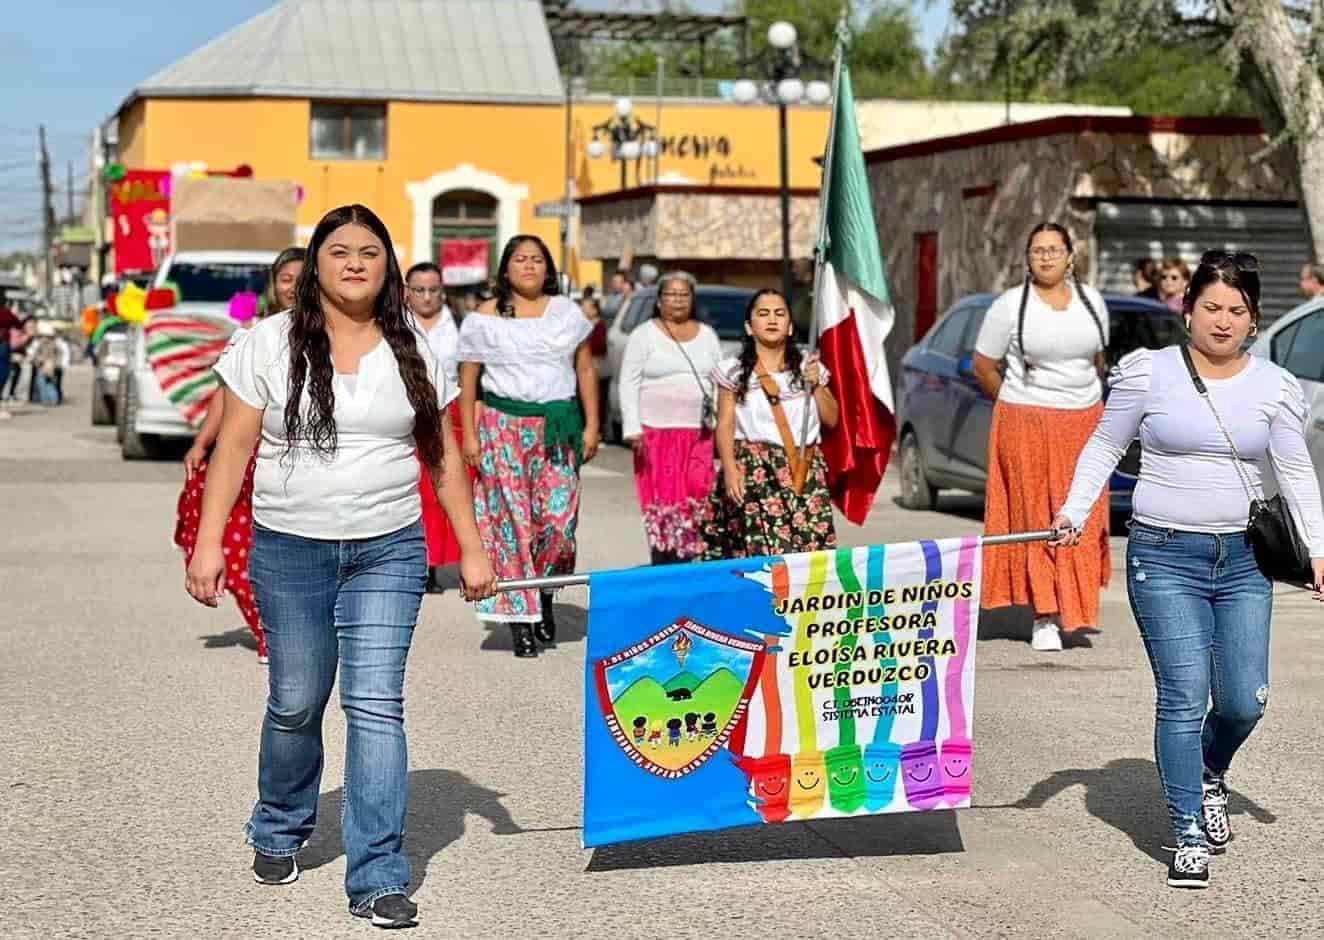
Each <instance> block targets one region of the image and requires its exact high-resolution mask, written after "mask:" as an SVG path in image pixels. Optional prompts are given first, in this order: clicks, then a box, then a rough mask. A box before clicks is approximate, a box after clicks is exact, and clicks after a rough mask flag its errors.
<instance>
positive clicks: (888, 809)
mask: <svg viewBox="0 0 1324 940" xmlns="http://www.w3.org/2000/svg"><path fill="white" fill-rule="evenodd" d="M980 555H981V551H980V547H979V539H978V538H976V537H970V538H962V539H949V540H944V541H923V542H913V543H905V544H900V545H877V546H872V547H864V548H848V549H836V550H829V551H822V552H812V553H807V554H802V555H786V556H775V557H770V558H758V559H740V560H734V561H722V562H713V563H709V564H702V565H687V566H683V567H682V566H677V567H659V568H642V569H635V570H631V571H615V572H606V573H604V574H600V575H593V576H592V577H591V578H590V580H589V584H590V590H591V594H592V608H591V611H590V614H589V631H588V659H587V663H586V675H585V680H586V690H587V691H586V695H585V706H586V714H585V780H584V843H585V845H587V846H595V845H605V844H610V843H614V842H622V841H628V840H631V839H643V838H653V837H657V836H664V835H671V834H676V833H683V832H698V831H704V830H713V829H724V828H728V827H731V826H741V825H748V824H754V823H766V824H776V823H788V822H797V821H804V820H809V819H826V818H834V817H843V816H866V815H875V814H883V813H897V812H911V811H922V810H932V809H954V808H960V807H965V806H969V805H970V797H971V790H972V785H973V777H974V765H973V756H974V745H973V740H972V737H973V735H972V721H973V710H974V679H975V648H974V643H975V637H976V635H977V627H978V614H979V575H980Z"/></svg>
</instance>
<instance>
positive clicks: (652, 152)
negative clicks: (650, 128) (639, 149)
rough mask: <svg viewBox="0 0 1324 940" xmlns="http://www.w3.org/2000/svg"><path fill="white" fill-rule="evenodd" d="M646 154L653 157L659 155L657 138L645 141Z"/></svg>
mask: <svg viewBox="0 0 1324 940" xmlns="http://www.w3.org/2000/svg"><path fill="white" fill-rule="evenodd" d="M644 156H645V157H649V158H652V157H656V156H657V141H656V140H648V141H645V142H644Z"/></svg>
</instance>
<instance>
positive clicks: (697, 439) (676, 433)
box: [617, 271, 722, 565]
mask: <svg viewBox="0 0 1324 940" xmlns="http://www.w3.org/2000/svg"><path fill="white" fill-rule="evenodd" d="M697 288H698V285H697V284H695V281H694V278H693V277H692V276H691V275H689V274H686V273H685V272H684V271H672V272H670V273H668V274H666V275H663V277H662V280H661V282H660V284H659V286H658V293H657V304H656V306H655V308H654V310H653V318H652V319H651V320H649V321H648V322H647V323H643V324H640V325H639V326H637V327H635V330H634V332H633V333H631V334H630V341H629V342H628V343H627V344H626V346H625V358H624V360H623V361H622V363H621V375H620V378H619V379H618V380H617V381H618V382H619V383H620V390H621V418H622V424H623V425H624V430H625V439H626V440H627V441H629V443H630V446H631V447H633V448H634V484H635V490H636V492H637V493H638V494H639V508H640V510H641V511H642V512H643V516H644V532H645V533H646V534H647V536H648V548H649V552H650V553H651V555H652V560H653V564H655V565H662V564H669V563H674V562H678V561H688V560H690V559H692V558H694V557H695V556H696V555H698V553H699V547H700V545H699V528H700V526H701V524H702V522H703V516H704V512H705V511H706V508H707V505H708V496H709V494H710V493H712V490H713V480H714V478H715V477H716V471H715V470H714V468H713V432H712V428H713V425H714V424H715V423H716V419H717V402H716V399H715V395H714V388H713V379H712V371H713V369H715V368H717V364H718V360H720V359H721V358H722V345H721V343H720V342H719V341H718V339H717V333H716V332H714V331H713V328H712V327H710V326H708V325H707V324H706V323H701V322H699V320H698V318H697V317H696V315H695V305H696V300H697Z"/></svg>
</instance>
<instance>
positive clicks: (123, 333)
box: [92, 324, 129, 425]
mask: <svg viewBox="0 0 1324 940" xmlns="http://www.w3.org/2000/svg"><path fill="white" fill-rule="evenodd" d="M95 351H96V359H97V364H96V368H95V369H94V370H93V372H92V423H93V424H94V425H103V424H114V423H115V399H116V397H117V396H118V393H119V384H120V375H121V374H122V373H123V372H124V367H125V366H126V365H127V364H128V362H129V337H128V332H127V330H126V329H125V327H124V325H123V324H118V325H117V326H114V327H111V328H110V329H108V330H107V331H106V332H105V333H104V334H103V335H102V337H101V340H100V342H98V343H97V345H96V349H95Z"/></svg>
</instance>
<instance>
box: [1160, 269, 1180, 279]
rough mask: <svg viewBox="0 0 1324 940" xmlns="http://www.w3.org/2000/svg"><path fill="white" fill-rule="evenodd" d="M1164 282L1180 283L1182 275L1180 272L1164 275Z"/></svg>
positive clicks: (1170, 272)
mask: <svg viewBox="0 0 1324 940" xmlns="http://www.w3.org/2000/svg"><path fill="white" fill-rule="evenodd" d="M1163 280H1165V281H1180V280H1181V274H1180V273H1178V272H1176V271H1169V272H1168V273H1167V274H1165V275H1163Z"/></svg>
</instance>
